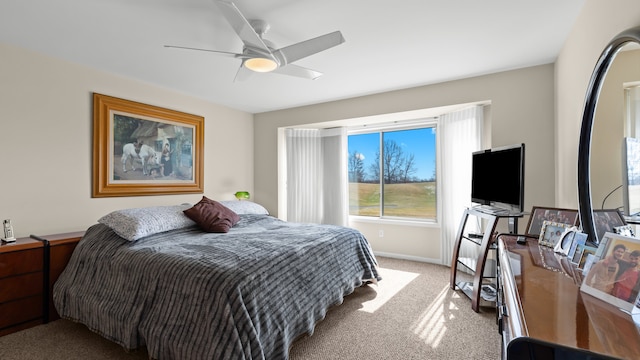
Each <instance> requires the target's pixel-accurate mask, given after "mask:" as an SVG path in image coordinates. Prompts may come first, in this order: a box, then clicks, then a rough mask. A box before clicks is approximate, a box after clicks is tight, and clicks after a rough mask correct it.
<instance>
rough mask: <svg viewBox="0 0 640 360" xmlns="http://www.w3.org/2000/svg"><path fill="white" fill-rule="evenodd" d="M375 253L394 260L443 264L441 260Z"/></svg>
mask: <svg viewBox="0 0 640 360" xmlns="http://www.w3.org/2000/svg"><path fill="white" fill-rule="evenodd" d="M373 253H374V255H375V256H383V257H388V258H393V259H400V260H411V261H419V262H425V263H431V264H437V265H442V263H441V262H440V259H431V258H424V257H419V256H409V255H405V254H396V253H388V252H380V251H374V252H373Z"/></svg>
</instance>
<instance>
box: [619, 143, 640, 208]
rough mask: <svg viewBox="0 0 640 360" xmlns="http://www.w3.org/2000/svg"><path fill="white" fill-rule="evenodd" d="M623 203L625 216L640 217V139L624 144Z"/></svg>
mask: <svg viewBox="0 0 640 360" xmlns="http://www.w3.org/2000/svg"><path fill="white" fill-rule="evenodd" d="M622 202H623V205H624V215H625V216H638V215H640V139H636V138H632V137H625V138H624V141H623V143H622Z"/></svg>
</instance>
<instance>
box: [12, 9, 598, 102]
mask: <svg viewBox="0 0 640 360" xmlns="http://www.w3.org/2000/svg"><path fill="white" fill-rule="evenodd" d="M234 2H235V4H236V5H237V7H238V8H239V9H240V10H241V11H242V12H243V13H244V14H245V16H246V17H247V18H249V19H261V20H265V21H267V22H268V23H269V24H270V25H271V29H270V30H269V32H268V33H267V34H266V35H265V39H268V40H270V41H272V42H273V43H275V45H276V47H283V46H287V45H291V44H293V43H297V42H299V41H303V40H307V39H309V38H313V37H316V36H319V35H323V34H326V33H329V32H332V31H335V30H340V31H341V32H342V34H343V36H344V37H345V39H346V42H345V43H343V44H341V45H339V46H337V47H334V48H331V49H329V50H326V51H324V52H321V53H318V54H315V55H312V56H310V57H308V58H305V59H302V60H300V61H297V62H296V63H295V64H297V65H300V66H304V67H308V68H311V69H314V70H317V71H320V72H323V73H324V76H322V77H321V78H319V79H317V80H305V79H300V78H295V77H290V76H286V75H280V74H274V73H268V74H255V75H254V76H252V78H251V79H249V80H247V81H244V82H234V81H233V80H234V77H235V74H236V70H237V68H238V66H239V65H240V60H237V59H233V58H228V57H223V56H218V55H215V54H213V53H209V52H199V51H188V50H179V49H171V48H165V47H164V45H165V44H170V45H181V46H188V47H196V48H207V49H212V50H222V51H229V52H241V49H242V43H241V41H240V40H239V38H238V37H237V35H236V34H235V33H234V32H233V30H232V29H231V27H230V25H229V24H228V23H227V22H226V20H225V19H224V18H223V17H222V15H221V14H220V13H219V11H218V9H217V7H216V6H215V4H214V3H213V0H56V1H51V0H1V1H0V42H4V43H7V44H12V45H16V46H19V47H22V48H26V49H30V50H33V51H36V52H39V53H43V54H47V55H49V56H53V57H56V58H61V59H64V60H67V61H70V62H73V63H78V64H84V65H86V66H89V67H92V68H96V69H100V70H103V71H106V72H110V73H115V74H119V75H122V76H126V77H130V78H135V79H139V80H141V81H144V82H147V83H152V84H156V85H159V86H162V87H166V88H170V89H173V90H175V91H178V92H181V93H184V94H188V95H191V96H194V97H197V98H201V99H205V100H207V101H210V102H213V103H217V104H222V105H226V106H229V107H232V108H236V109H240V110H244V111H248V112H251V113H258V112H264V111H271V110H278V109H283V108H289V107H295V106H302V105H309V104H315V103H320V102H326V101H331V100H338V99H345V98H350V97H356V96H362V95H368V94H373V93H379V92H384V91H389V90H396V89H403V88H410V87H415V86H420V85H426V84H433V83H438V82H443V81H448V80H454V79H461V78H466V77H470V76H477V75H482V74H488V73H494V72H499V71H504V70H510V69H517V68H522V67H528V66H534V65H540V64H547V63H552V62H554V61H555V59H556V57H557V56H558V53H559V51H560V49H561V48H562V45H563V44H564V41H565V39H566V37H567V35H568V33H569V31H570V30H571V28H572V27H573V24H574V21H575V19H576V17H577V16H578V14H579V12H580V10H581V8H582V6H583V4H584V2H585V0H561V1H559V0H483V1H480V0H455V1H454V0H399V1H390V0H386V1H383V0H348V1H344V0H259V1H255V0H254V1H250V0H235V1H234ZM0 58H1V57H0ZM114 95H116V96H117V94H114Z"/></svg>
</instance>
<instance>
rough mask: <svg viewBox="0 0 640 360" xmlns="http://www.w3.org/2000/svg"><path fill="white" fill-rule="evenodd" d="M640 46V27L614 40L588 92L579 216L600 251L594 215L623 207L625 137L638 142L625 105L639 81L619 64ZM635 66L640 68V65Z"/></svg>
mask: <svg viewBox="0 0 640 360" xmlns="http://www.w3.org/2000/svg"><path fill="white" fill-rule="evenodd" d="M638 45H640V27H635V28H631V29H628V30H625V31H623V32H622V33H620V34H618V35H617V36H616V37H614V38H613V39H612V40H611V41H610V42H609V44H608V45H607V46H606V47H605V49H604V50H603V52H602V54H601V55H600V58H599V59H598V62H597V63H596V67H595V69H594V71H593V74H592V75H591V80H590V81H589V86H588V87H587V94H586V97H585V105H584V112H583V116H582V127H581V130H580V142H579V146H578V206H579V208H578V210H579V213H580V223H581V225H582V230H583V231H584V232H585V233H587V234H589V242H591V243H592V244H593V245H595V246H597V245H598V244H599V241H600V239H599V238H598V231H597V229H596V228H597V227H596V222H595V221H594V216H593V210H594V209H600V208H604V209H617V208H621V207H622V200H623V196H622V193H623V192H622V189H621V187H622V186H621V185H622V182H623V181H622V177H623V166H622V144H623V139H624V137H625V136H633V135H630V134H629V133H628V132H629V129H628V128H627V127H625V121H624V116H623V112H624V105H620V104H623V103H624V99H625V95H624V94H625V91H624V86H625V84H631V83H632V82H633V79H634V77H633V76H635V75H628V73H625V71H624V70H623V69H624V68H625V66H624V65H618V63H622V64H624V63H625V62H624V61H623V60H620V59H618V60H617V61H615V62H614V59H616V57H617V55H618V54H619V52H620V51H622V50H627V49H637V47H638ZM625 53H626V51H625ZM629 53H630V54H631V52H629ZM633 53H640V51H638V50H633ZM625 55H626V54H625ZM620 58H623V57H622V56H621V57H620ZM631 59H632V61H631V62H632V63H633V62H634V61H633V58H631ZM635 64H636V65H635V66H636V67H638V64H639V63H638V62H637V61H636V62H635ZM618 67H619V68H618ZM610 75H611V76H610ZM635 80H640V79H638V78H635ZM616 104H617V105H616ZM639 134H640V133H639ZM639 137H640V136H639ZM612 195H614V196H612ZM610 196H611V198H609V197H610ZM608 199H609V200H608ZM593 200H595V201H597V202H598V203H597V204H594V203H593ZM607 201H611V203H609V204H608V203H607Z"/></svg>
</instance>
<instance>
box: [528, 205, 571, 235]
mask: <svg viewBox="0 0 640 360" xmlns="http://www.w3.org/2000/svg"><path fill="white" fill-rule="evenodd" d="M544 221H552V222H556V223H562V224H571V225H578V223H579V221H580V217H579V215H578V210H575V209H560V208H548V207H538V206H534V207H533V208H532V209H531V215H530V216H529V222H528V223H527V228H526V231H525V234H526V235H530V236H535V237H538V236H540V233H541V231H542V223H543V222H544Z"/></svg>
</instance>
